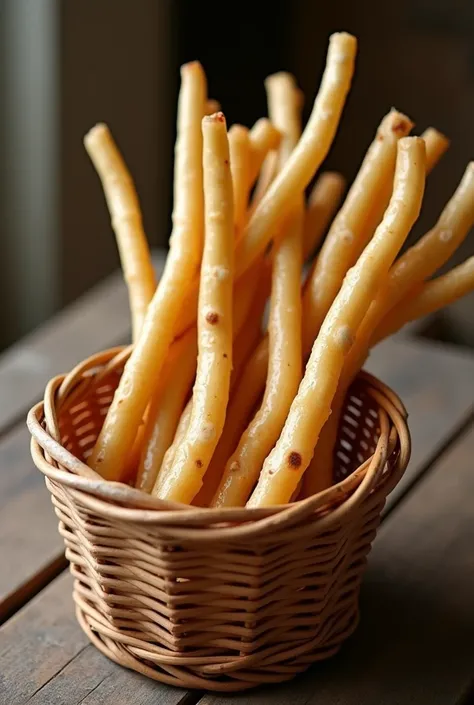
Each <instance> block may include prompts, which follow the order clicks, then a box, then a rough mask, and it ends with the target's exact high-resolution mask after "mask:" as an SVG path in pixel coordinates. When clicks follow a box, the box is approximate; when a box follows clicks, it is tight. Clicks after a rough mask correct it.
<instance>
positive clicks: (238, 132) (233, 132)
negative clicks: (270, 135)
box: [229, 125, 251, 239]
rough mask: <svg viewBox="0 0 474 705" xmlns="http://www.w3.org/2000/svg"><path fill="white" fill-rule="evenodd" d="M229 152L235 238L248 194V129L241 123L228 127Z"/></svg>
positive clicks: (246, 203) (249, 155)
mask: <svg viewBox="0 0 474 705" xmlns="http://www.w3.org/2000/svg"><path fill="white" fill-rule="evenodd" d="M229 153H230V171H231V174H232V188H233V194H234V225H235V234H236V239H237V238H238V237H239V235H240V233H241V231H242V227H243V225H244V222H245V216H246V213H247V206H248V201H249V194H250V159H251V154H250V138H249V131H248V129H247V128H246V127H243V125H232V127H231V128H230V130H229Z"/></svg>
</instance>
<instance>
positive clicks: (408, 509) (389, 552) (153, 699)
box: [0, 274, 474, 705]
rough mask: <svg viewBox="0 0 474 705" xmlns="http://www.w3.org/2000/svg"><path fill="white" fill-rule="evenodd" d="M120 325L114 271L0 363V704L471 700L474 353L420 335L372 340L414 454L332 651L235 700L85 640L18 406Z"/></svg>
mask: <svg viewBox="0 0 474 705" xmlns="http://www.w3.org/2000/svg"><path fill="white" fill-rule="evenodd" d="M128 328H129V318H128V311H127V301H126V294H125V289H124V286H123V284H122V281H121V277H120V276H119V275H118V274H117V275H114V276H113V277H111V278H110V279H109V280H107V281H106V282H104V283H103V284H101V285H100V286H99V287H97V288H96V289H94V290H93V291H91V292H90V293H89V294H88V295H87V296H85V297H84V298H82V299H81V300H79V301H78V302H77V303H76V304H75V305H74V306H72V307H70V308H68V309H66V310H65V311H64V312H62V313H61V314H60V315H59V316H57V317H56V318H54V319H53V320H52V321H51V322H49V323H48V324H47V325H45V326H43V327H42V328H41V329H40V330H38V331H36V332H34V333H33V334H32V335H30V336H28V337H27V338H26V339H25V340H23V341H21V342H20V343H18V344H17V345H16V346H14V348H12V349H11V350H9V351H8V352H7V353H6V354H4V355H3V356H2V357H1V358H0V467H1V473H0V547H1V555H0V558H1V560H0V619H1V623H2V626H1V628H0V703H1V705H20V704H21V703H26V702H28V703H29V705H43V704H44V705H78V704H79V703H81V704H82V705H98V704H99V703H100V704H101V705H152V704H153V705H158V704H160V705H177V704H178V703H181V705H193V704H194V703H198V702H199V703H200V705H225V704H226V705H228V704H230V703H238V704H239V705H244V704H245V705H264V704H267V703H268V704H270V703H272V705H277V704H278V705H283V704H284V703H289V704H291V703H294V704H295V705H309V704H310V703H311V704H314V705H316V703H317V704H318V705H336V703H337V705H346V704H347V705H349V704H351V705H372V704H373V705H381V704H382V703H383V704H384V705H388V704H395V703H399V704H400V705H401V704H403V705H408V704H409V703H410V704H413V705H428V704H429V705H438V704H439V705H448V704H452V705H467V703H470V702H472V703H474V689H473V686H472V684H473V678H474V414H473V399H474V356H472V355H470V354H469V353H467V352H462V351H460V350H457V349H453V348H450V347H444V346H436V345H434V344H432V343H427V342H422V341H421V340H415V339H408V338H399V339H397V340H393V341H391V342H388V343H386V344H384V345H382V346H380V347H379V348H378V349H377V350H376V351H375V352H374V354H373V356H372V357H371V360H370V364H369V369H370V370H371V371H372V372H374V373H375V374H377V375H378V376H380V377H381V378H382V379H383V380H384V381H386V382H388V384H390V385H391V386H392V387H393V388H394V389H395V390H396V391H397V392H398V393H399V394H400V395H401V397H402V399H403V400H404V402H405V404H406V406H407V407H408V410H409V413H410V428H411V432H412V436H413V456H412V460H411V463H410V467H409V469H408V471H407V473H406V476H405V478H404V480H403V482H402V483H401V484H400V486H399V487H398V488H397V490H396V491H395V492H393V494H392V495H391V497H390V498H389V503H388V505H387V508H386V512H385V516H384V522H383V525H382V528H381V530H380V532H379V535H378V537H377V541H376V543H375V547H374V550H373V551H372V553H371V556H370V565H369V569H368V572H367V576H366V579H365V582H364V586H363V590H362V621H361V625H360V627H359V629H358V630H357V632H356V634H355V636H354V637H353V638H352V639H351V640H350V642H349V643H348V644H347V646H346V647H345V648H344V649H343V650H342V652H341V653H340V654H339V655H338V656H336V657H335V658H333V659H332V660H331V661H328V662H326V663H322V664H319V665H317V666H315V667H313V668H311V669H310V670H309V671H308V672H307V673H306V674H305V675H303V676H301V677H299V678H297V679H296V680H294V681H293V682H291V683H289V684H283V685H279V686H276V687H271V688H270V687H265V688H261V689H259V690H256V691H254V692H250V693H247V694H242V695H237V696H233V697H232V698H230V697H220V696H215V695H205V694H202V693H198V692H189V693H186V692H185V691H180V690H176V689H172V688H169V687H166V686H162V685H160V684H158V683H154V682H152V681H148V680H147V679H145V678H143V677H141V676H138V675H136V674H134V673H131V672H129V671H126V670H124V669H122V668H120V667H118V666H116V665H115V664H113V663H111V662H109V661H108V660H107V659H106V658H105V657H103V656H102V655H101V654H100V653H99V652H98V651H97V650H96V649H95V648H94V647H93V646H91V645H90V644H89V643H88V641H87V639H86V637H85V636H84V634H83V633H82V631H81V630H80V628H79V627H78V625H77V624H76V621H75V618H74V612H73V606H72V599H71V579H70V576H69V575H68V572H67V570H66V562H65V559H64V555H63V548H62V541H61V540H60V538H59V535H58V533H57V530H56V519H55V516H54V514H53V511H52V507H51V503H50V499H49V495H48V492H47V491H46V488H45V487H44V481H43V477H42V475H41V474H40V473H39V472H38V471H37V470H35V469H34V467H33V465H32V462H31V460H30V455H29V438H28V432H27V430H26V427H25V413H26V411H27V410H28V409H29V407H30V406H31V405H32V404H33V403H34V402H36V401H37V400H38V399H40V397H41V396H42V393H43V389H44V386H45V383H46V382H47V380H48V379H49V378H50V377H51V376H52V375H53V374H56V373H58V372H61V371H67V370H69V369H70V368H71V367H72V366H73V365H74V364H75V363H76V362H77V361H79V360H80V359H82V358H84V357H86V356H87V355H89V354H91V353H93V352H95V351H97V350H100V349H103V348H107V347H110V346H112V345H115V344H117V343H120V342H122V341H125V340H126V338H127V335H128Z"/></svg>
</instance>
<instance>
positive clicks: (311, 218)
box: [303, 171, 346, 262]
mask: <svg viewBox="0 0 474 705" xmlns="http://www.w3.org/2000/svg"><path fill="white" fill-rule="evenodd" d="M345 188H346V180H345V178H344V177H343V176H342V174H339V173H338V172H336V171H325V172H324V173H323V174H321V176H319V177H318V179H317V180H316V183H315V184H314V186H313V188H312V190H311V194H310V196H309V199H308V206H307V208H306V213H305V217H304V226H303V261H304V262H306V261H307V260H308V259H309V258H310V257H311V256H312V255H313V253H314V251H315V250H316V248H317V247H318V245H319V243H320V242H321V240H322V239H323V237H324V235H325V233H326V230H327V228H328V227H329V224H330V222H331V220H332V219H333V217H334V215H335V213H336V211H337V209H338V207H339V204H340V202H341V199H342V195H343V193H344V189H345Z"/></svg>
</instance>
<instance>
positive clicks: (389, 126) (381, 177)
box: [303, 110, 413, 356]
mask: <svg viewBox="0 0 474 705" xmlns="http://www.w3.org/2000/svg"><path fill="white" fill-rule="evenodd" d="M412 127H413V123H412V122H411V121H410V120H409V118H407V117H406V116H405V115H403V114H402V113H399V112H397V111H395V110H392V111H391V112H390V113H389V114H388V115H386V116H385V117H384V119H383V120H382V122H381V123H380V125H379V128H378V130H377V134H376V136H375V139H374V141H373V142H372V144H371V145H370V147H369V149H368V151H367V154H366V156H365V158H364V161H363V162H362V165H361V167H360V169H359V173H358V174H357V177H356V179H355V181H354V183H353V184H352V186H351V188H350V189H349V193H348V194H347V196H346V199H345V201H344V203H343V205H342V208H341V210H340V211H339V213H338V214H337V215H336V217H335V219H334V221H333V223H332V225H331V227H330V229H329V232H328V234H327V237H326V239H325V241H324V243H323V246H322V248H321V251H320V253H319V255H318V257H317V259H316V261H315V264H314V267H313V270H312V272H311V274H310V275H309V277H308V279H307V284H306V286H305V292H304V297H303V351H304V354H305V356H307V355H308V354H309V351H310V350H311V346H312V344H313V342H314V340H315V338H316V335H317V334H318V331H319V328H320V327H321V324H322V322H323V321H324V318H325V316H326V314H327V312H328V311H329V308H330V306H331V304H332V302H333V301H334V299H335V297H336V295H337V293H338V291H339V289H340V288H341V284H342V281H343V279H344V277H345V275H346V273H347V271H348V269H349V268H350V267H352V266H353V264H354V263H355V262H356V260H357V258H358V257H359V255H360V253H361V252H362V250H363V249H364V247H365V245H366V244H367V242H368V241H369V239H370V238H369V237H367V236H366V234H367V227H366V226H367V222H368V219H369V216H370V213H371V210H372V208H373V204H374V201H377V199H379V198H380V195H381V193H382V191H383V189H384V187H385V186H387V185H389V187H390V189H391V187H392V183H393V174H394V170H395V161H396V156H397V143H398V141H399V139H400V138H401V137H404V136H405V135H407V134H408V133H409V132H410V130H411V128H412Z"/></svg>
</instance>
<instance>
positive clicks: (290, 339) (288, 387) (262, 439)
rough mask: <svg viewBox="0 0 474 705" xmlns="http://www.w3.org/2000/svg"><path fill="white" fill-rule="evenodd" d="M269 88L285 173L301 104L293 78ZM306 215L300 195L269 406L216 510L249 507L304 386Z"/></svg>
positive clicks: (280, 246) (282, 256) (287, 245)
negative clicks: (302, 379)
mask: <svg viewBox="0 0 474 705" xmlns="http://www.w3.org/2000/svg"><path fill="white" fill-rule="evenodd" d="M265 86H266V89H267V96H268V105H269V114H270V119H271V120H272V122H273V123H274V124H275V126H276V127H277V128H278V129H279V130H280V132H281V133H282V135H283V138H282V142H281V145H280V151H279V164H280V168H282V167H283V166H284V164H285V163H286V162H287V160H288V159H289V157H290V155H291V153H292V151H293V149H294V148H295V145H296V144H297V142H298V139H299V137H300V134H301V108H300V105H301V101H300V97H299V95H298V93H297V89H296V85H295V81H294V79H293V77H292V76H291V75H290V74H286V73H279V74H275V75H273V76H270V77H269V78H267V80H266V82H265ZM303 213H304V206H303V194H299V198H298V200H297V201H296V202H295V204H294V206H293V210H292V211H291V213H290V216H289V217H288V218H287V220H286V221H285V225H284V232H283V235H282V236H281V237H279V238H277V241H276V243H275V246H274V248H273V269H272V293H271V298H270V319H269V363H268V374H267V382H266V386H265V394H264V397H263V402H262V405H261V407H260V409H259V410H258V411H257V413H256V414H255V416H254V418H253V419H252V421H251V422H250V424H249V425H248V427H247V428H246V430H245V432H244V433H243V435H242V437H241V439H240V441H239V444H238V446H237V449H236V450H235V452H234V453H233V454H232V456H231V457H230V458H229V460H228V461H227V463H226V467H225V471H224V474H223V477H222V479H221V482H220V484H219V487H218V489H217V491H216V495H215V497H214V498H213V500H212V506H218V507H223V506H243V505H244V504H245V502H246V501H247V499H248V497H249V494H250V492H251V491H252V488H253V486H254V484H255V482H256V480H257V478H258V474H259V472H260V469H261V467H262V463H263V461H264V459H265V457H266V456H267V454H268V453H269V451H270V450H271V448H272V447H273V445H274V444H275V442H276V440H277V438H278V436H279V434H280V432H281V429H282V427H283V424H284V422H285V419H286V415H287V413H288V410H289V408H290V406H291V402H292V401H293V398H294V396H295V394H296V391H297V389H298V384H299V383H300V381H301V360H302V357H301V283H300V282H301V268H302V237H303Z"/></svg>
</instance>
